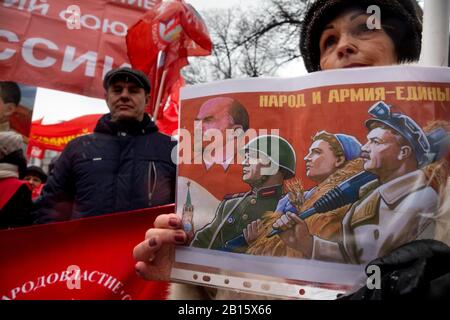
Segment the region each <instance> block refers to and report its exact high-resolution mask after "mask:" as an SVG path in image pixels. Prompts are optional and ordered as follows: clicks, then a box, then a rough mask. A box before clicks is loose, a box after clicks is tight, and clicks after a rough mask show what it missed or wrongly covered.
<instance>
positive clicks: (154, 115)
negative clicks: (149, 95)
mask: <svg viewBox="0 0 450 320" xmlns="http://www.w3.org/2000/svg"><path fill="white" fill-rule="evenodd" d="M166 75H167V69H164V71H163V74H162V76H161V82H160V83H159V90H158V98H157V99H156V104H155V106H154V107H153V121H156V119H157V117H158V112H159V107H160V104H161V96H162V93H163V89H164V82H165V80H166Z"/></svg>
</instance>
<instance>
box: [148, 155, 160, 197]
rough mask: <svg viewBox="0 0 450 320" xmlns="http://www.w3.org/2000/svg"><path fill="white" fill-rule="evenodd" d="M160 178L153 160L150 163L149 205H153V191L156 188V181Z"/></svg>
mask: <svg viewBox="0 0 450 320" xmlns="http://www.w3.org/2000/svg"><path fill="white" fill-rule="evenodd" d="M157 178H158V174H157V172H156V166H155V163H154V162H153V161H150V162H149V163H148V205H149V206H151V205H152V198H153V193H154V192H155V188H156V181H157Z"/></svg>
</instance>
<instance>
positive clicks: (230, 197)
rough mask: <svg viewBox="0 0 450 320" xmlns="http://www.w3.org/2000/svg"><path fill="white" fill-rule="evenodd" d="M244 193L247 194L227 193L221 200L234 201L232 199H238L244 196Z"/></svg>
mask: <svg viewBox="0 0 450 320" xmlns="http://www.w3.org/2000/svg"><path fill="white" fill-rule="evenodd" d="M246 193H247V192H239V193H229V194H226V195H225V196H224V197H223V200H230V199H234V198H239V197H242V196H244V195H245V194H246Z"/></svg>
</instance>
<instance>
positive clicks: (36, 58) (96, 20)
mask: <svg viewBox="0 0 450 320" xmlns="http://www.w3.org/2000/svg"><path fill="white" fill-rule="evenodd" d="M159 2H160V0H140V1H130V0H90V1H82V4H80V1H76V2H75V3H76V5H74V1H70V0H58V1H56V0H46V1H45V0H33V1H31V0H20V1H2V3H1V4H0V70H1V72H0V80H11V81H17V82H20V83H25V84H31V85H35V86H40V87H47V88H51V89H57V90H62V91H68V92H73V93H78V94H82V95H86V96H92V97H100V98H103V96H104V95H103V92H104V90H103V88H102V79H103V77H104V75H105V74H106V72H108V71H109V70H110V69H112V68H114V67H119V66H122V65H124V64H128V63H129V62H128V57H127V53H126V44H125V35H126V34H127V29H128V27H129V26H131V25H133V24H134V23H136V22H137V21H138V20H139V18H140V17H141V16H142V15H143V14H144V13H145V12H146V11H147V10H149V9H151V8H152V7H153V6H154V5H155V4H157V3H159Z"/></svg>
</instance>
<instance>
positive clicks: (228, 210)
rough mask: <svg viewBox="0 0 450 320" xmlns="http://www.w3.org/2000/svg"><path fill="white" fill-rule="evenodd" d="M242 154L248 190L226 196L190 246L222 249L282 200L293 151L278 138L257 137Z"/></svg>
mask: <svg viewBox="0 0 450 320" xmlns="http://www.w3.org/2000/svg"><path fill="white" fill-rule="evenodd" d="M243 151H244V152H245V158H244V161H243V163H242V180H243V181H244V182H245V183H247V184H248V185H249V186H250V190H249V191H247V192H245V193H236V194H229V195H226V196H225V197H224V199H223V200H222V202H220V204H219V207H218V208H217V211H216V215H215V217H214V220H213V221H212V222H211V223H210V224H208V225H206V226H205V227H204V228H203V229H201V230H199V231H198V232H197V233H196V235H195V237H194V239H193V241H192V243H191V246H193V247H200V248H207V249H222V248H224V247H225V244H226V243H227V241H229V240H231V239H234V238H235V237H237V236H239V235H242V232H243V230H244V229H245V228H246V227H247V225H248V224H249V223H251V222H253V221H256V220H258V219H261V218H262V216H263V215H264V213H265V212H267V211H273V210H274V209H275V208H276V206H277V203H278V201H279V200H280V198H281V197H282V196H283V181H284V180H285V179H290V178H292V177H293V176H294V175H295V165H296V158H295V151H294V149H293V148H292V146H291V145H290V144H289V142H287V141H286V140H285V139H283V138H281V137H279V136H274V135H264V136H259V137H257V138H255V139H253V140H251V141H250V142H249V143H248V144H247V145H246V146H245V147H244V148H243ZM246 249H247V244H245V245H242V246H240V247H238V248H234V249H233V250H234V252H239V253H241V252H245V250H246Z"/></svg>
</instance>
